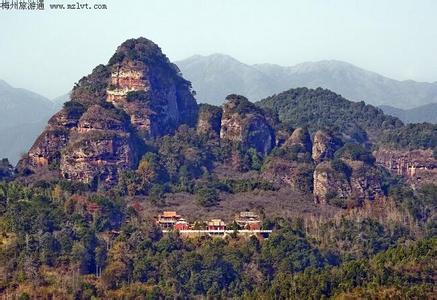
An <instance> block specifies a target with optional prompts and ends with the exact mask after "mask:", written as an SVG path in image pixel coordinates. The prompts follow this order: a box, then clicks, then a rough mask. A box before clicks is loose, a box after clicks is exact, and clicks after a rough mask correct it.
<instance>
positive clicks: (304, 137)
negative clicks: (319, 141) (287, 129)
mask: <svg viewBox="0 0 437 300" xmlns="http://www.w3.org/2000/svg"><path fill="white" fill-rule="evenodd" d="M293 146H300V147H302V149H304V150H305V151H306V152H311V150H312V143H311V137H310V134H309V132H308V130H306V129H303V128H296V129H295V130H294V131H293V133H292V134H291V136H290V137H289V138H288V139H287V140H286V141H285V143H284V145H283V147H293Z"/></svg>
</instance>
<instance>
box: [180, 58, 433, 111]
mask: <svg viewBox="0 0 437 300" xmlns="http://www.w3.org/2000/svg"><path fill="white" fill-rule="evenodd" d="M176 64H177V65H178V66H179V68H180V69H181V71H182V73H183V75H184V77H185V78H187V79H188V80H190V81H191V82H192V84H193V88H194V90H195V91H196V92H197V99H198V101H200V102H206V103H210V104H221V101H222V99H224V97H225V96H226V95H228V94H230V93H239V94H242V95H245V96H247V97H248V98H249V99H250V100H251V101H257V100H261V99H262V98H265V97H268V96H270V95H273V94H276V93H280V92H282V91H285V90H287V89H290V88H296V87H308V88H317V87H322V88H326V89H329V90H332V91H334V92H335V93H338V94H341V95H342V96H343V97H345V98H346V99H349V100H351V101H365V102H366V103H368V104H372V105H375V106H380V105H389V106H393V107H397V108H402V109H410V108H415V107H417V106H421V105H425V104H429V103H436V102H437V82H433V83H427V82H416V81H413V80H406V81H398V80H394V79H390V78H387V77H384V76H382V75H379V74H377V73H374V72H370V71H367V70H364V69H361V68H359V67H356V66H354V65H352V64H350V63H346V62H342V61H337V60H323V61H318V62H305V63H302V64H298V65H295V66H291V67H285V66H280V65H275V64H255V65H248V64H244V63H242V62H240V61H239V60H237V59H235V58H233V57H231V56H229V55H223V54H212V55H209V56H201V55H194V56H192V57H190V58H187V59H184V60H181V61H177V62H176Z"/></svg>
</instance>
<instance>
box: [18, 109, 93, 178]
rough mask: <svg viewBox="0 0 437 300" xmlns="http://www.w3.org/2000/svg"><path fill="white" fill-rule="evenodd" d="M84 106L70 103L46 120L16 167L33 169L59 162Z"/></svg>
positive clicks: (20, 169)
mask: <svg viewBox="0 0 437 300" xmlns="http://www.w3.org/2000/svg"><path fill="white" fill-rule="evenodd" d="M84 111H85V108H84V107H83V106H82V105H81V104H79V103H70V105H67V106H65V107H64V108H63V109H62V110H61V111H59V112H58V113H56V114H55V115H54V116H53V117H52V118H51V119H50V120H49V122H48V125H47V127H46V129H45V130H44V132H43V133H42V134H41V135H40V136H39V137H38V139H37V140H36V141H35V143H34V144H33V146H32V147H31V148H30V150H29V152H28V154H27V155H26V156H25V157H24V158H23V159H21V160H20V162H19V163H18V165H17V169H18V170H19V171H20V172H23V171H25V170H30V171H35V170H36V169H38V168H42V167H47V166H49V165H51V164H55V163H57V162H59V160H60V158H61V150H62V149H63V148H64V147H65V146H66V145H67V142H68V139H69V137H70V131H71V129H72V128H75V127H76V126H77V124H78V122H79V119H80V117H81V116H82V114H83V113H84Z"/></svg>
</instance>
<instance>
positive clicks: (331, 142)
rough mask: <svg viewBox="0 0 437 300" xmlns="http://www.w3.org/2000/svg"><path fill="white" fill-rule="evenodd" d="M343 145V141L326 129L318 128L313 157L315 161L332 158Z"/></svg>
mask: <svg viewBox="0 0 437 300" xmlns="http://www.w3.org/2000/svg"><path fill="white" fill-rule="evenodd" d="M340 147H341V141H340V140H339V139H337V138H335V137H334V136H332V135H331V134H329V133H327V132H326V131H322V130H318V131H317V132H316V133H315V134H314V138H313V148H312V158H313V160H314V161H315V162H322V161H324V160H327V159H332V158H333V157H334V153H335V151H336V150H337V149H339V148H340Z"/></svg>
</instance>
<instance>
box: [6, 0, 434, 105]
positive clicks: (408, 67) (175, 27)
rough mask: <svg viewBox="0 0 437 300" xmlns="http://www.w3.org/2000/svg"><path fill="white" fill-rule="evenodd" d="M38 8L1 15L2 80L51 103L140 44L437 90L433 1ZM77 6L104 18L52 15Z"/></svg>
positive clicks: (137, 1) (126, 2)
mask: <svg viewBox="0 0 437 300" xmlns="http://www.w3.org/2000/svg"><path fill="white" fill-rule="evenodd" d="M44 1H45V7H46V9H45V10H44V11H15V10H10V11H4V10H1V9H0V54H1V55H0V79H3V80H5V81H7V82H8V83H9V84H11V85H13V86H15V87H23V88H26V89H29V90H32V91H35V92H37V93H40V94H42V95H44V96H46V97H48V98H54V97H57V96H60V95H63V94H65V93H66V92H68V91H69V90H70V89H71V88H72V86H73V84H74V83H75V82H77V81H78V80H79V79H80V78H81V77H83V76H85V75H87V74H89V73H90V72H91V70H92V69H93V68H94V67H95V66H96V65H98V64H101V63H103V64H105V63H107V61H108V60H109V58H110V57H111V56H112V54H113V53H114V51H115V50H116V48H117V46H118V45H119V44H121V43H122V42H123V41H124V40H126V39H128V38H134V37H139V36H144V37H146V38H148V39H151V40H152V41H154V42H155V43H157V44H158V45H159V46H160V47H161V49H162V50H163V52H164V53H165V54H166V55H167V56H168V57H169V58H170V60H172V61H176V60H181V59H184V58H187V57H189V56H191V55H194V54H201V55H208V54H213V53H224V54H228V55H231V56H233V57H235V58H237V59H238V60H240V61H242V62H244V63H248V64H255V63H275V64H280V65H286V66H288V65H294V64H297V63H302V62H306V61H318V60H325V59H336V60H342V61H347V62H349V63H352V64H354V65H357V66H359V67H362V68H364V69H367V70H371V71H374V72H377V73H380V74H382V75H385V76H388V77H391V78H394V79H398V80H406V79H412V80H416V81H428V82H434V81H437V18H436V13H437V1H435V0H366V1H361V0H300V1H297V0H44ZM76 1H78V2H79V3H81V4H83V3H88V4H89V5H94V4H96V3H97V4H106V5H107V7H108V9H107V10H94V9H91V10H64V11H59V10H52V9H49V7H48V6H49V4H70V3H75V2H76Z"/></svg>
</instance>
